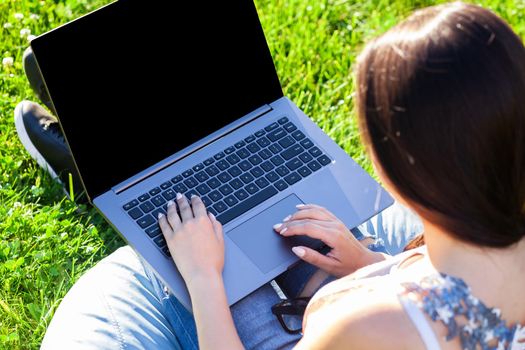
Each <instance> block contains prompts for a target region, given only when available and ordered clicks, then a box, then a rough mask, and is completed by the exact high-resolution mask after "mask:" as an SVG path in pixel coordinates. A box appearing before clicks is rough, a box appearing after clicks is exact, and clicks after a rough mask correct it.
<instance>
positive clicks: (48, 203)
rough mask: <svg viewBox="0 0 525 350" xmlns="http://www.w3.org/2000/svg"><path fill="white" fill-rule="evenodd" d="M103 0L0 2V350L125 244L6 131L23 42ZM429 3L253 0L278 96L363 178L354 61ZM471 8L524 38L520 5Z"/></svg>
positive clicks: (22, 94)
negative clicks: (492, 14) (496, 17)
mask: <svg viewBox="0 0 525 350" xmlns="http://www.w3.org/2000/svg"><path fill="white" fill-rule="evenodd" d="M247 1H249V0H247ZM106 2H108V1H106V0H95V1H87V0H53V1H50V0H46V1H37V0H0V26H2V27H0V31H1V36H0V56H1V58H2V59H3V64H2V66H0V77H1V81H0V203H1V204H0V349H34V348H38V347H39V345H40V342H41V340H42V337H43V335H44V333H45V329H46V326H47V325H48V324H49V322H50V320H51V318H52V316H53V312H54V311H55V309H56V307H57V306H58V304H59V303H60V301H61V299H62V298H63V297H64V295H65V294H66V292H67V291H68V289H69V288H70V287H71V286H72V285H73V283H74V282H75V281H76V280H77V279H78V278H79V277H80V276H81V275H82V273H84V272H85V271H86V270H87V269H89V268H90V267H91V266H93V265H94V264H95V263H96V262H97V261H99V260H100V259H101V258H103V257H104V256H106V255H108V254H110V253H111V252H112V251H114V250H115V249H116V248H118V247H119V246H121V245H122V244H123V241H122V240H121V239H120V238H119V237H118V235H117V234H116V233H115V232H114V231H113V230H112V229H111V228H110V227H109V226H108V225H107V224H106V223H105V222H104V220H103V219H102V218H101V216H100V215H98V214H97V213H96V212H95V210H93V209H92V208H90V207H86V206H82V205H80V206H79V205H77V204H75V203H74V202H72V201H69V200H67V199H64V196H63V194H62V191H61V187H60V186H59V185H57V184H55V183H54V182H53V181H52V180H51V178H50V177H49V176H48V175H47V173H46V172H44V171H42V170H41V169H39V167H38V166H37V164H36V162H34V161H33V160H32V159H31V158H30V157H29V155H28V154H27V153H26V152H25V150H24V148H23V147H22V145H21V144H20V142H19V141H18V138H17V136H16V131H15V128H14V123H13V110H14V108H15V106H16V104H17V103H18V102H19V101H21V100H22V99H30V100H35V96H34V94H33V93H32V91H31V90H30V88H29V85H28V84H27V82H26V80H25V76H24V73H23V70H22V62H21V59H22V53H23V51H24V49H25V48H26V47H27V45H28V35H38V34H41V33H44V32H46V31H47V30H49V29H51V28H54V27H56V26H58V25H59V24H62V23H65V22H67V21H70V20H72V19H73V18H76V17H78V16H79V15H82V14H84V13H86V12H88V11H91V10H93V9H95V8H97V7H99V6H101V5H102V4H104V3H106ZM434 3H435V1H425V0H391V1H387V0H360V1H356V0H329V1H327V0H311V1H307V0H256V5H257V7H258V10H259V14H260V16H261V19H262V22H263V27H264V29H265V33H266V37H267V40H268V42H269V45H270V48H271V50H272V53H273V56H274V60H275V64H276V66H277V71H278V74H279V76H280V77H281V83H282V85H283V89H284V91H285V94H286V95H288V96H289V97H291V99H292V100H293V101H295V102H296V103H297V105H298V106H299V107H301V108H302V109H303V110H304V111H305V112H306V113H307V114H308V115H309V116H310V117H311V118H312V119H313V120H314V121H316V122H317V123H318V124H319V125H320V127H322V128H323V129H324V130H325V131H326V132H327V133H328V134H329V135H330V136H331V137H333V138H334V139H335V140H336V141H337V143H338V144H339V145H341V147H343V148H344V149H345V150H346V151H347V152H348V153H349V154H350V155H351V156H352V157H353V158H354V159H355V160H356V161H357V162H358V163H359V164H361V165H362V166H363V167H364V168H365V169H367V170H368V171H369V172H371V173H372V169H371V166H370V163H369V161H368V159H367V158H366V155H365V154H364V151H363V147H362V145H361V144H360V140H359V136H358V133H357V128H356V123H355V116H354V106H353V98H354V94H353V93H354V87H353V80H352V76H351V72H352V67H353V63H354V61H355V58H356V55H357V53H358V52H359V51H360V49H361V48H362V46H363V43H364V42H366V41H367V40H368V39H370V38H372V37H374V36H376V35H377V34H379V33H381V32H383V31H385V30H386V29H388V28H389V27H391V26H392V25H394V24H395V23H396V22H398V21H399V20H400V19H402V18H404V17H405V16H406V15H407V14H408V13H410V12H411V11H412V10H413V9H414V8H419V7H424V6H427V5H431V4H434ZM478 3H480V4H482V5H484V6H488V7H490V8H491V9H493V10H494V11H496V12H497V13H498V14H500V15H501V16H503V17H504V18H505V19H506V20H507V21H509V22H510V23H511V24H512V26H513V28H514V29H515V30H516V31H517V32H518V33H519V34H520V35H521V36H522V37H524V35H525V11H524V10H525V0H500V1H498V0H481V1H479V2H478ZM147 4H148V2H147V1H144V5H145V6H146V5H147ZM159 11H162V9H159ZM23 29H24V30H23ZM27 29H28V30H29V31H30V33H28V31H27ZM158 53H160V48H159V51H158V52H156V51H153V52H143V53H142V54H143V55H144V58H145V60H146V61H149V62H150V63H151V65H152V68H153V67H154V65H155V64H156V60H157V59H160V57H159V58H158V56H157V55H158ZM159 56H160V55H159ZM9 57H11V58H12V59H13V63H12V64H11V63H10V61H11V60H10V59H9Z"/></svg>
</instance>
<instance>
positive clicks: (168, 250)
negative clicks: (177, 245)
mask: <svg viewBox="0 0 525 350" xmlns="http://www.w3.org/2000/svg"><path fill="white" fill-rule="evenodd" d="M162 252H163V253H164V255H166V256H167V257H168V258H171V253H170V249H169V248H168V246H164V247H163V248H162Z"/></svg>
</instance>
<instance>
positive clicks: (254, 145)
mask: <svg viewBox="0 0 525 350" xmlns="http://www.w3.org/2000/svg"><path fill="white" fill-rule="evenodd" d="M246 148H247V149H248V151H250V152H252V153H257V152H259V151H260V150H261V147H259V145H258V144H257V143H255V142H252V143H250V144H249V145H248V146H246Z"/></svg>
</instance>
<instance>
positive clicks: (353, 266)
mask: <svg viewBox="0 0 525 350" xmlns="http://www.w3.org/2000/svg"><path fill="white" fill-rule="evenodd" d="M297 209H298V211H297V212H295V213H294V214H292V215H290V216H288V217H286V218H285V219H284V220H283V222H282V223H280V224H276V225H274V230H275V231H276V232H278V233H279V234H281V235H282V236H284V237H290V236H299V235H306V236H309V237H311V238H316V239H319V240H321V241H323V243H325V244H326V245H327V246H329V247H330V248H332V249H331V250H330V251H329V252H328V253H327V254H326V255H323V254H321V253H319V252H317V251H315V250H313V249H311V248H308V247H304V246H297V247H293V248H292V251H293V252H294V253H295V254H296V255H297V256H298V257H299V258H301V259H302V260H304V261H306V262H308V263H310V264H312V265H315V266H317V267H319V268H320V269H322V270H324V271H326V272H328V273H329V274H331V275H334V276H336V277H343V276H346V275H348V274H350V273H352V272H354V271H356V270H358V269H360V268H361V267H364V266H367V265H370V264H372V263H375V262H378V261H381V260H384V256H383V255H382V254H381V253H375V252H372V251H371V250H369V249H367V248H366V247H364V246H363V245H362V244H361V243H360V242H359V241H358V240H357V239H356V238H355V237H354V235H353V234H352V233H351V232H350V230H349V229H348V228H347V227H346V226H345V224H344V223H343V222H342V221H341V220H339V219H338V218H337V217H336V216H335V215H334V214H332V213H331V212H330V211H328V210H327V209H326V208H323V207H321V206H318V205H315V204H300V205H298V206H297Z"/></svg>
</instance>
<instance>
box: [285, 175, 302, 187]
mask: <svg viewBox="0 0 525 350" xmlns="http://www.w3.org/2000/svg"><path fill="white" fill-rule="evenodd" d="M284 179H285V180H286V182H288V185H290V186H291V185H293V184H294V183H296V182H297V181H299V180H301V176H300V175H299V174H297V173H296V172H295V171H294V172H293V173H291V174H290V175H288V176H286V177H285V178H284Z"/></svg>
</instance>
